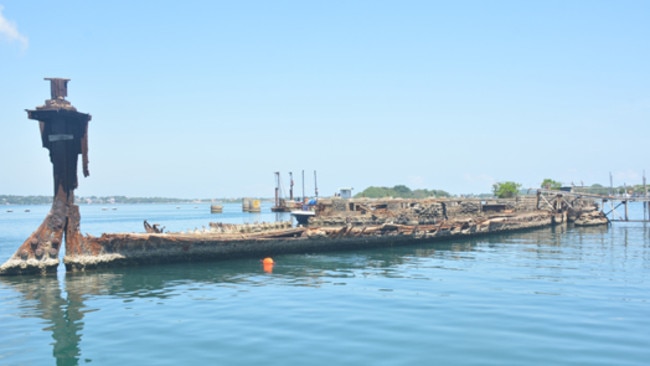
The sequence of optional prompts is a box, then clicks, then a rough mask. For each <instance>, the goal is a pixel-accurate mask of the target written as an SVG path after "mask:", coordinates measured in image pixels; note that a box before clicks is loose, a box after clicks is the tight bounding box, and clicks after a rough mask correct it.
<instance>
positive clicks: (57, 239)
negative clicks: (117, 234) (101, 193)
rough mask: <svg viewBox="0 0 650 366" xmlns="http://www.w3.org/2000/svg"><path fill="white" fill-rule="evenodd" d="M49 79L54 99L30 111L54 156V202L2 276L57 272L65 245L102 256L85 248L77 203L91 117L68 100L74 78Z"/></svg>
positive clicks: (73, 250)
mask: <svg viewBox="0 0 650 366" xmlns="http://www.w3.org/2000/svg"><path fill="white" fill-rule="evenodd" d="M45 80H49V81H50V94H51V98H50V99H48V100H46V101H45V105H42V106H39V107H36V108H35V109H33V110H27V117H28V118H29V119H33V120H37V121H38V122H39V128H40V132H41V142H42V144H43V147H44V148H46V149H48V150H49V152H50V162H51V163H52V170H53V178H54V200H53V202H52V208H51V209H50V212H49V213H48V214H47V216H46V217H45V220H43V223H42V224H41V225H40V226H39V227H38V229H36V231H34V232H33V233H32V235H30V237H29V238H28V239H27V240H26V241H25V242H24V243H23V244H22V245H21V246H20V247H19V248H18V250H17V251H16V253H15V254H14V255H13V256H12V257H11V258H10V259H9V261H7V263H5V264H3V265H2V266H0V275H3V274H9V275H11V274H30V273H42V274H47V273H53V272H56V268H57V266H58V264H59V252H60V249H61V247H62V243H63V242H64V241H65V246H66V247H65V251H66V256H67V255H82V254H93V253H94V254H97V253H98V251H99V248H98V247H97V246H96V245H92V244H86V243H85V240H84V237H83V236H82V235H81V233H80V231H79V224H80V215H79V207H78V206H76V205H75V204H74V190H75V188H77V185H78V181H77V163H78V156H79V155H80V154H81V155H82V166H83V174H84V176H88V175H89V170H88V122H89V121H90V120H91V116H90V114H85V113H81V112H78V111H77V110H76V108H75V107H73V106H72V104H70V102H68V101H67V100H65V97H66V96H67V95H68V81H70V79H63V78H45Z"/></svg>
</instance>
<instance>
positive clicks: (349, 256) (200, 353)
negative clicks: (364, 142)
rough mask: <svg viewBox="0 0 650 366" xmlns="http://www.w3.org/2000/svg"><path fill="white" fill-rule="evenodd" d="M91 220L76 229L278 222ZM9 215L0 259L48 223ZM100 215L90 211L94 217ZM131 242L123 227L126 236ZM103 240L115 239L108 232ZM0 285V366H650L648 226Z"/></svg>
mask: <svg viewBox="0 0 650 366" xmlns="http://www.w3.org/2000/svg"><path fill="white" fill-rule="evenodd" d="M90 208H92V207H86V206H82V231H83V232H90V233H92V234H93V235H98V234H99V233H101V232H102V231H142V230H143V229H142V220H143V219H148V220H149V222H151V223H153V222H159V223H161V224H162V225H163V226H167V227H168V228H171V229H172V230H174V231H176V230H178V231H180V230H194V229H198V230H200V229H201V227H202V226H203V225H205V226H207V222H209V221H210V220H212V221H225V222H235V223H242V222H247V221H251V220H253V221H272V220H274V219H275V214H270V213H263V214H260V215H259V216H257V217H252V216H247V215H250V214H243V213H241V212H238V211H240V206H236V205H233V206H232V207H229V206H227V207H225V210H224V211H227V212H224V214H225V215H224V216H217V215H210V214H209V208H208V207H207V206H206V205H202V206H197V207H195V206H194V205H183V206H182V207H179V208H177V207H176V206H165V205H131V206H119V207H117V209H116V210H112V209H111V208H108V209H106V210H103V209H102V208H99V207H96V208H92V210H90ZM47 209H48V208H47V207H45V208H39V207H36V208H34V207H32V208H30V212H24V210H21V208H14V209H13V212H12V213H6V212H3V213H0V231H1V233H0V261H4V260H6V259H7V258H8V257H9V256H10V255H11V254H13V252H14V251H15V249H16V248H17V247H18V245H20V244H21V243H22V240H24V239H25V238H26V237H27V236H28V235H29V234H30V233H31V231H32V230H34V229H35V228H36V226H37V225H38V223H40V221H41V220H42V219H43V217H44V216H45V213H46V212H47ZM93 210H94V211H93ZM122 227H124V229H116V228H122ZM107 229H108V230H107ZM274 259H275V261H276V265H275V266H274V268H273V271H272V273H267V272H265V271H264V269H263V267H262V265H261V264H260V263H259V260H257V259H251V260H233V261H222V262H211V263H199V264H176V265H166V266H151V267H141V268H122V269H114V270H110V271H102V272H94V273H87V274H80V275H66V274H65V273H63V271H62V270H61V271H59V273H58V275H57V276H54V277H47V278H41V277H16V278H11V277H10V278H6V277H5V278H0V324H2V332H0V364H7V365H36V364H58V365H77V364H87V363H92V364H95V365H125V364H157V365H176V364H181V363H193V364H232V365H259V364H265V365H287V364H310V365H332V364H336V365H360V364H373V365H413V364H460V365H476V364H481V365H490V364H493V365H521V364H537V365H548V364H556V365H578V364H579V365H585V364H589V365H612V364H616V365H642V364H643V365H645V364H647V360H649V359H650V332H649V331H648V329H650V304H649V300H650V284H649V283H648V278H650V276H649V275H650V228H649V227H648V225H647V224H643V223H617V224H614V225H613V226H610V227H609V228H608V227H598V228H574V227H568V228H553V229H551V228H549V229H540V230H534V231H529V232H524V233H516V234H509V235H495V236H490V237H483V238H475V239H465V240H451V241H448V242H443V243H429V244H423V245H417V246H406V247H394V248H383V249H377V250H365V251H355V252H334V253H322V254H313V253H312V254H301V255H285V256H280V257H277V258H274Z"/></svg>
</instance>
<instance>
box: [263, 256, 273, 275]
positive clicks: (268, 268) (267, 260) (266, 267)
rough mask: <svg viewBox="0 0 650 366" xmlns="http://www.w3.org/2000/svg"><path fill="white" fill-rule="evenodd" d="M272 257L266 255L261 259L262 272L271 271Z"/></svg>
mask: <svg viewBox="0 0 650 366" xmlns="http://www.w3.org/2000/svg"><path fill="white" fill-rule="evenodd" d="M273 264H275V262H273V258H271V257H266V258H264V259H262V266H263V267H264V272H266V273H272V272H273Z"/></svg>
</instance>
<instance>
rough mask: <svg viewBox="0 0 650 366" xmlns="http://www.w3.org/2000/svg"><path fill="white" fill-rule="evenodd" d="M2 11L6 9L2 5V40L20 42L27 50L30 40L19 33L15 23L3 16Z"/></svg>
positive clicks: (0, 34)
mask: <svg viewBox="0 0 650 366" xmlns="http://www.w3.org/2000/svg"><path fill="white" fill-rule="evenodd" d="M2 10H4V7H3V6H2V5H0V40H3V41H7V42H18V43H20V44H21V45H22V47H23V49H26V48H27V46H28V45H29V40H28V39H27V37H25V36H24V35H22V34H20V32H18V28H17V27H16V24H15V23H14V22H12V21H9V20H8V19H6V18H5V17H4V15H2Z"/></svg>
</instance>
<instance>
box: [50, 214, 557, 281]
mask: <svg viewBox="0 0 650 366" xmlns="http://www.w3.org/2000/svg"><path fill="white" fill-rule="evenodd" d="M564 220H565V216H564V215H562V214H551V213H549V212H546V211H537V212H528V213H518V214H512V215H501V216H494V217H489V218H483V219H482V220H480V221H475V220H474V219H467V220H459V221H453V222H451V221H443V222H441V223H440V224H436V225H397V224H382V225H369V226H362V227H355V226H351V225H347V226H338V227H305V228H303V227H300V228H288V229H287V228H282V229H273V228H270V229H268V230H264V231H261V232H255V233H223V232H204V233H190V234H181V233H142V234H139V233H128V234H103V235H102V236H101V237H91V236H86V237H84V240H85V241H86V244H87V245H86V246H87V247H91V248H94V250H93V252H92V253H84V254H81V253H77V254H74V253H73V254H67V255H66V256H65V257H64V259H63V260H64V263H65V266H66V269H67V271H68V272H79V271H86V270H90V269H98V268H107V267H120V266H131V265H145V264H160V263H172V262H191V261H206V260H223V259H230V258H245V257H248V258H262V257H265V256H273V255H277V254H287V253H314V252H326V251H335V250H357V249H364V248H377V247H385V246H396V245H410V244H417V243H422V242H430V241H436V240H446V239H451V238H461V237H471V236H476V235H485V234H492V233H497V232H511V231H516V230H524V229H533V228H541V227H545V226H550V225H553V224H555V223H560V222H564Z"/></svg>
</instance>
